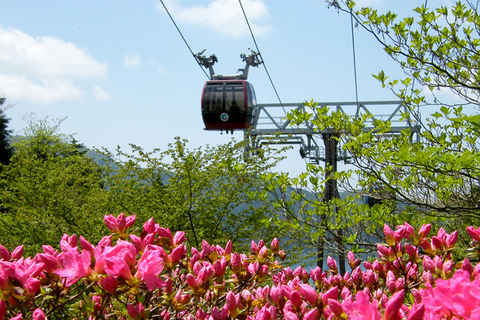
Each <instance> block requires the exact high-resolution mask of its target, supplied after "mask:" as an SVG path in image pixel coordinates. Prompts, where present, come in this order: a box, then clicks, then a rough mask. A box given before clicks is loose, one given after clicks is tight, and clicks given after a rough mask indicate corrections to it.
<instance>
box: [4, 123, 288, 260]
mask: <svg viewBox="0 0 480 320" xmlns="http://www.w3.org/2000/svg"><path fill="white" fill-rule="evenodd" d="M27 121H28V123H29V126H28V127H27V129H26V131H25V135H26V136H25V137H24V138H21V139H19V140H18V141H17V142H16V143H15V145H14V147H15V150H16V152H15V155H14V156H13V157H12V160H11V163H10V164H9V165H8V166H5V167H4V170H3V171H2V172H1V173H0V185H1V187H2V188H1V191H0V204H1V208H0V210H1V213H0V242H1V243H2V244H4V245H5V246H7V247H8V248H10V249H12V248H14V247H15V246H17V245H19V244H21V243H22V244H25V250H26V252H28V253H32V254H33V253H35V252H38V251H39V250H40V249H41V245H42V244H51V245H54V244H55V239H58V238H60V237H61V236H62V235H63V234H64V233H66V234H69V235H71V234H84V235H87V236H88V237H89V238H91V239H96V240H98V239H100V237H101V235H102V234H103V230H100V229H99V228H100V227H99V226H102V223H100V222H101V221H102V219H103V216H104V215H106V214H109V213H112V214H113V213H114V214H118V213H119V212H123V213H126V214H136V216H137V219H138V220H140V221H142V222H145V221H146V220H147V219H149V218H150V217H152V216H153V217H155V220H156V221H158V222H160V223H161V224H162V225H163V226H165V227H168V228H170V229H171V230H172V231H176V230H185V231H186V232H187V234H188V235H189V237H190V239H191V240H190V241H192V242H191V243H190V245H195V246H197V247H201V245H202V244H201V239H205V240H207V241H209V242H219V243H226V242H227V240H229V239H230V240H232V241H233V242H234V244H235V245H236V246H237V247H238V248H241V247H244V248H248V247H249V245H250V242H251V241H252V240H254V239H260V238H263V239H266V240H271V239H272V238H273V235H274V232H273V231H274V228H275V226H273V225H272V224H271V223H270V222H269V212H270V210H269V206H268V205H261V204H260V203H262V202H265V203H267V202H268V199H253V198H251V197H250V194H251V193H252V192H255V191H256V190H257V189H259V188H260V187H261V185H262V180H261V179H260V175H261V174H263V173H264V172H267V171H268V170H269V169H270V168H272V167H273V166H274V165H275V164H276V162H277V161H279V160H280V159H281V158H280V157H278V156H277V155H276V154H277V153H279V152H280V151H275V150H270V149H268V148H264V149H262V150H261V152H259V153H254V152H252V153H251V154H247V153H246V151H245V150H246V145H245V144H244V143H243V142H235V141H233V140H232V141H230V142H229V143H227V144H224V145H219V146H215V147H211V146H206V147H204V148H197V149H194V150H189V149H188V146H187V145H188V143H187V141H185V140H181V139H179V138H177V139H175V142H174V143H172V144H170V145H169V147H168V149H167V150H164V151H161V150H158V149H156V150H153V151H151V152H146V151H144V150H143V149H142V148H141V147H139V146H134V145H132V146H131V147H132V150H131V152H128V153H127V152H124V151H122V150H120V149H118V150H116V152H115V153H111V152H108V151H104V152H103V155H102V159H101V160H102V165H98V164H96V163H95V162H94V161H92V160H91V159H90V158H89V157H87V153H86V150H85V147H84V146H83V145H82V144H80V143H79V142H78V141H76V140H75V139H73V138H72V137H69V136H65V135H62V134H60V133H59V127H60V124H61V120H60V121H50V120H49V119H45V120H35V119H27ZM97 160H98V154H97Z"/></svg>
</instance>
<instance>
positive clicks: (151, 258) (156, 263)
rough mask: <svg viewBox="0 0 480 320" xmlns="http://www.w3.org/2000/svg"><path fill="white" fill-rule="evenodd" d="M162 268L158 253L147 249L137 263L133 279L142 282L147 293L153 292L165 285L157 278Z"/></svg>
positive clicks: (163, 263)
mask: <svg viewBox="0 0 480 320" xmlns="http://www.w3.org/2000/svg"><path fill="white" fill-rule="evenodd" d="M164 267H165V262H164V261H163V259H161V258H160V254H159V252H158V251H157V250H154V249H151V248H150V247H147V249H146V250H145V252H144V253H143V255H142V257H141V258H140V261H139V262H138V265H137V273H136V274H135V278H137V279H139V280H141V281H144V282H145V284H146V285H147V290H148V291H153V290H155V288H160V287H162V286H164V285H165V281H163V280H162V279H160V278H159V275H160V273H161V272H162V271H163V269H164Z"/></svg>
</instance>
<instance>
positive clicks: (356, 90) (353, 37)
mask: <svg viewBox="0 0 480 320" xmlns="http://www.w3.org/2000/svg"><path fill="white" fill-rule="evenodd" d="M350 26H351V29H352V51H353V76H354V78H355V102H356V104H357V108H358V82H357V59H356V54H355V51H356V50H355V34H354V32H353V12H350Z"/></svg>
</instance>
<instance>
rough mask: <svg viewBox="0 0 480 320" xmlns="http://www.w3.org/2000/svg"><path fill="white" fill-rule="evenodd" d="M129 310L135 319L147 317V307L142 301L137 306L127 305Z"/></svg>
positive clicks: (129, 313)
mask: <svg viewBox="0 0 480 320" xmlns="http://www.w3.org/2000/svg"><path fill="white" fill-rule="evenodd" d="M127 312H128V315H129V316H130V317H132V319H134V320H140V319H145V308H144V306H143V304H142V303H141V302H139V303H138V305H137V306H136V307H135V306H134V305H133V304H129V305H127Z"/></svg>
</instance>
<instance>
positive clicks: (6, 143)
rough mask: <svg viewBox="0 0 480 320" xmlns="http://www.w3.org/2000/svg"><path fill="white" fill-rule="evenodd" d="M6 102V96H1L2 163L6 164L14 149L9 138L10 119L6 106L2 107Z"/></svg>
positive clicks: (0, 134)
mask: <svg viewBox="0 0 480 320" xmlns="http://www.w3.org/2000/svg"><path fill="white" fill-rule="evenodd" d="M4 103H5V98H0V163H1V164H5V165H6V164H8V163H9V161H10V157H11V156H12V153H13V151H12V147H11V146H10V140H9V137H10V134H11V131H10V130H8V129H7V128H8V122H9V119H8V118H7V116H6V115H5V109H6V108H5V109H2V108H1V106H2V105H3V104H4Z"/></svg>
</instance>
